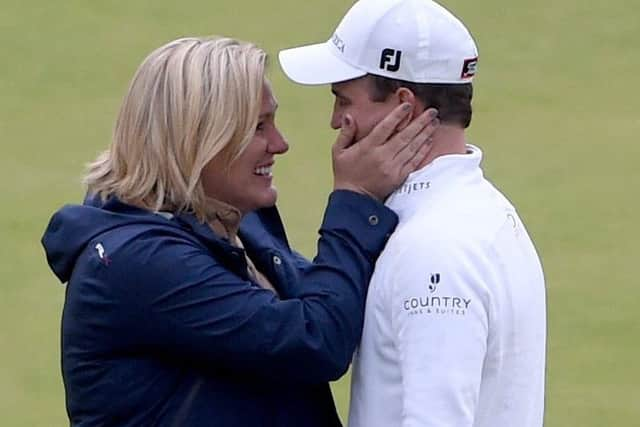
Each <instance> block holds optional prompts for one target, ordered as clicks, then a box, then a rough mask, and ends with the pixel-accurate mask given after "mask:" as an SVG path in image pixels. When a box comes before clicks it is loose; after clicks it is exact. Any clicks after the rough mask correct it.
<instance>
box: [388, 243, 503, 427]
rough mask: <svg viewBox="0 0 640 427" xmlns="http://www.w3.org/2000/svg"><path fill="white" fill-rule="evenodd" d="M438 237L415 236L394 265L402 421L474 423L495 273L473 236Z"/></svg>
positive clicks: (394, 319)
mask: <svg viewBox="0 0 640 427" xmlns="http://www.w3.org/2000/svg"><path fill="white" fill-rule="evenodd" d="M437 240H438V239H435V240H434V239H429V241H426V240H422V241H419V239H415V241H413V242H411V244H409V245H408V246H407V247H406V251H405V253H399V254H398V256H397V257H396V258H395V260H397V261H396V262H395V264H396V265H393V266H392V267H391V268H393V271H394V272H395V273H394V283H393V287H392V291H391V292H392V295H391V301H392V316H393V317H392V327H393V333H394V337H395V340H396V345H397V348H398V351H399V355H400V365H401V366H400V368H401V372H402V381H403V384H402V385H403V417H402V426H403V427H409V426H421V427H428V426H434V427H435V426H438V427H442V426H455V427H466V426H472V425H473V423H474V414H475V411H476V407H477V403H478V396H479V391H480V383H481V377H482V370H483V363H484V360H485V357H486V354H487V345H488V344H487V341H488V334H489V325H490V323H491V317H492V316H491V313H490V311H491V308H490V304H491V302H490V295H489V291H488V288H487V283H488V281H491V280H494V278H492V273H491V272H488V271H486V270H485V268H484V266H486V265H487V263H486V262H485V260H483V259H481V258H482V257H483V255H481V254H479V251H474V248H473V247H469V245H468V244H467V243H466V242H463V241H455V239H444V238H443V239H442V241H437ZM476 252H477V253H476Z"/></svg>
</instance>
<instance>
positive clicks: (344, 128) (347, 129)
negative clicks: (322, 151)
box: [335, 114, 356, 150]
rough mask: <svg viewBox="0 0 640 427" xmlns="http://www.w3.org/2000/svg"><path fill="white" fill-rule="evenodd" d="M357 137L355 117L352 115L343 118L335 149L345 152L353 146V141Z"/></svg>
mask: <svg viewBox="0 0 640 427" xmlns="http://www.w3.org/2000/svg"><path fill="white" fill-rule="evenodd" d="M355 136H356V126H355V123H354V122H353V117H351V115H350V114H345V115H344V116H343V117H342V125H341V126H340V133H339V134H338V138H337V139H336V143H335V148H336V149H337V150H344V149H345V148H347V147H349V146H350V145H351V144H353V139H354V137H355Z"/></svg>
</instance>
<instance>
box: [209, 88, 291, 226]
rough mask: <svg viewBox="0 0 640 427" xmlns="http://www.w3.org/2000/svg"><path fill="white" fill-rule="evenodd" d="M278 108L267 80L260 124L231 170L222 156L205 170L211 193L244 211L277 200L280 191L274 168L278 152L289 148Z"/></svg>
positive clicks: (213, 196)
mask: <svg viewBox="0 0 640 427" xmlns="http://www.w3.org/2000/svg"><path fill="white" fill-rule="evenodd" d="M277 108H278V103H277V102H276V99H275V98H274V96H273V93H272V91H271V87H270V85H269V84H268V83H267V82H265V84H264V85H263V87H262V105H261V108H260V117H259V119H258V125H257V127H256V132H255V135H254V136H253V139H252V140H251V142H250V143H249V145H248V146H247V147H246V148H245V150H244V151H243V152H242V154H241V155H240V156H239V157H238V158H237V159H236V160H235V161H233V163H231V167H230V168H229V170H227V165H225V164H223V161H222V160H221V159H220V158H219V157H220V156H216V157H214V158H213V159H212V160H211V161H210V162H209V163H207V165H206V166H205V167H204V169H203V170H202V185H203V187H204V192H205V194H206V195H207V196H209V197H212V198H214V199H217V200H219V201H221V202H225V203H227V204H229V205H231V206H234V207H235V208H237V209H239V210H240V211H241V212H242V213H243V214H246V213H247V212H250V211H252V210H254V209H258V208H263V207H268V206H273V205H274V204H275V202H276V198H277V196H278V193H277V191H276V188H275V187H274V186H273V183H272V180H273V176H272V174H271V171H272V168H273V165H274V163H275V156H276V155H277V154H282V153H285V152H286V151H287V150H288V149H289V145H288V144H287V141H285V139H284V137H283V136H282V134H281V133H280V131H279V130H278V128H276V124H275V115H276V109H277Z"/></svg>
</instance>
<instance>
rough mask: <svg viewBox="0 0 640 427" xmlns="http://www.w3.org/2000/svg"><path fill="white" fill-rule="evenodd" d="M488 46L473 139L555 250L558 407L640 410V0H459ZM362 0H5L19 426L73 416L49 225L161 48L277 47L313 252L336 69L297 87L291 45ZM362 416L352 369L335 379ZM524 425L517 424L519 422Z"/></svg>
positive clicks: (11, 365) (296, 212)
mask: <svg viewBox="0 0 640 427" xmlns="http://www.w3.org/2000/svg"><path fill="white" fill-rule="evenodd" d="M444 4H445V5H447V6H449V7H450V8H451V9H453V10H454V11H455V12H456V14H458V15H459V16H461V17H463V18H464V21H465V22H466V23H467V24H468V26H469V27H470V28H471V30H472V32H473V33H474V35H475V37H476V39H477V41H478V44H479V46H480V58H481V59H480V68H479V75H478V77H477V79H476V98H475V104H474V105H475V114H474V121H473V124H472V128H471V131H470V133H469V137H470V140H471V141H472V142H473V143H475V144H478V145H480V146H481V147H483V149H484V152H485V162H484V167H485V171H486V174H487V175H488V176H489V177H490V178H491V179H492V180H493V181H494V182H495V183H496V184H497V185H498V187H499V188H501V189H502V190H504V192H505V193H506V194H507V195H508V196H509V197H510V198H511V199H512V201H513V202H514V203H515V204H516V205H517V206H518V208H519V210H520V213H521V216H522V217H523V218H524V220H525V221H526V223H527V224H528V227H529V229H530V233H531V235H532V236H533V238H534V239H535V241H536V244H537V247H538V249H539V251H540V254H541V256H542V259H543V263H544V267H545V271H546V276H547V286H548V309H549V341H548V373H547V411H546V425H547V426H550V427H559V426H581V427H582V426H593V427H596V426H597V427H600V426H634V425H639V424H638V423H639V421H638V420H639V419H640V367H639V364H638V360H639V359H640V316H639V314H638V305H639V303H640V298H639V297H640V289H639V285H640V280H639V279H638V268H639V265H638V261H639V260H638V258H639V257H638V255H639V253H640V251H639V250H638V244H639V241H640V232H639V229H640V227H639V225H638V224H639V221H638V214H637V210H638V207H639V206H640V203H639V200H638V195H639V190H638V188H639V186H640V170H639V168H638V164H637V163H638V159H639V156H640V149H639V148H638V138H637V135H638V134H639V131H640V114H639V113H638V111H639V110H640V108H639V107H640V101H639V96H640V90H638V83H637V79H638V77H639V73H640V20H639V19H638V16H639V15H640V2H638V0H609V1H606V2H600V1H593V0H555V1H551V0H540V1H537V2H530V1H507V0H483V1H468V0H467V1H463V0H446V1H444ZM349 5H350V1H347V0H323V1H311V0H307V1H300V0H272V1H270V2H262V1H257V0H254V1H245V0H234V1H230V0H209V1H181V2H178V1H165V0H154V1H150V0H149V1H146V0H145V1H143V0H129V1H109V0H102V1H97V0H94V1H91V0H84V1H79V0H68V1H63V2H51V1H44V0H34V1H18V0H2V2H1V4H0V144H1V145H0V147H1V151H0V153H1V155H0V194H1V196H2V202H1V203H2V204H1V206H2V207H1V209H0V420H1V421H0V425H3V426H5V425H6V426H59V425H65V424H67V420H66V415H65V410H64V394H63V388H62V381H61V376H60V363H59V323H60V312H61V306H62V303H63V298H64V288H63V286H62V285H60V284H59V283H57V282H56V280H55V278H54V277H53V275H52V274H51V273H50V271H49V270H48V268H47V266H46V263H45V260H44V256H43V252H42V249H41V247H40V243H39V239H40V236H41V233H42V231H43V229H44V227H45V225H46V223H47V221H48V218H49V216H50V214H51V213H52V212H53V211H54V210H55V209H56V208H58V207H59V206H60V205H62V204H63V203H67V202H74V201H79V200H81V198H82V195H83V189H82V187H81V185H80V178H81V176H82V173H83V167H84V164H85V163H86V162H87V161H89V160H91V159H93V158H94V156H95V155H96V154H97V153H98V152H99V151H100V150H101V149H103V148H104V147H106V145H107V144H108V142H109V138H110V131H111V127H112V123H113V121H114V118H115V114H116V111H117V109H118V106H119V102H120V99H121V97H122V95H123V94H124V91H125V89H126V87H127V84H128V81H129V79H130V77H131V76H132V74H133V72H134V71H135V69H136V68H137V66H138V64H139V63H140V62H141V61H142V59H143V58H144V56H146V54H147V53H148V52H150V51H151V50H152V49H154V48H155V47H158V46H160V45H161V44H163V43H165V42H166V41H168V40H171V39H173V38H176V37H179V36H184V35H208V34H224V35H230V36H234V37H239V38H242V39H247V40H252V41H256V42H258V43H259V44H260V45H261V46H263V47H264V48H265V49H266V50H267V51H268V52H269V53H271V54H272V57H273V61H272V66H271V77H272V80H273V83H274V88H275V91H276V94H277V96H278V98H279V101H280V104H281V108H280V111H279V124H280V127H281V129H282V130H283V132H284V133H285V134H286V135H287V136H288V139H289V142H290V144H291V149H290V152H289V153H288V154H287V155H286V156H284V157H283V158H281V160H280V161H279V162H278V164H277V168H276V171H275V175H276V183H277V185H278V187H279V190H280V200H279V205H280V207H281V209H282V212H283V216H284V218H285V221H286V225H287V228H288V231H289V234H290V239H291V241H292V242H293V244H294V246H295V247H296V248H298V249H299V250H301V251H302V252H303V253H305V254H307V255H312V254H313V250H314V244H315V238H316V234H315V230H316V229H317V226H318V224H319V221H320V217H321V215H322V211H323V208H324V203H325V200H326V196H327V194H328V193H329V191H330V189H331V174H330V157H329V146H330V144H331V143H332V142H333V140H334V132H333V131H331V130H330V129H329V127H328V122H329V113H330V108H331V99H330V94H329V90H328V88H326V87H318V88H304V87H299V86H294V85H293V84H291V83H289V82H288V81H287V80H286V79H285V78H284V77H283V75H282V73H281V72H280V70H279V69H278V66H277V60H276V57H275V54H276V52H277V51H278V50H279V49H280V48H283V47H287V46H290V45H294V44H299V43H304V42H310V41H315V40H324V39H326V38H328V37H329V35H330V34H331V32H332V30H333V27H334V26H335V24H336V23H337V21H338V19H339V18H340V16H342V14H343V13H344V11H345V10H346V9H347V8H348V6H349ZM334 391H335V394H336V398H337V401H338V404H339V407H340V411H341V414H343V416H344V415H345V414H346V412H347V408H348V378H344V379H343V380H341V381H339V382H338V383H336V384H335V385H334ZM514 427H517V426H514Z"/></svg>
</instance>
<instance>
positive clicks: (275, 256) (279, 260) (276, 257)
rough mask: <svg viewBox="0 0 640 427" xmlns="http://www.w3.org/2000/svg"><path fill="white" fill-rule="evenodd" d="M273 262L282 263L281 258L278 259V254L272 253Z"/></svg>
mask: <svg viewBox="0 0 640 427" xmlns="http://www.w3.org/2000/svg"><path fill="white" fill-rule="evenodd" d="M273 263H274V264H275V265H280V264H282V260H281V259H280V257H279V256H278V255H274V256H273Z"/></svg>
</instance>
